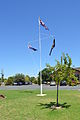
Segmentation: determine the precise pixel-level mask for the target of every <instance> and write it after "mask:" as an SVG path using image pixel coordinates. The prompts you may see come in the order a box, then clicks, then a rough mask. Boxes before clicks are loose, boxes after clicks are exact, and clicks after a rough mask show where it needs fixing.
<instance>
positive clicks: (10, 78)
mask: <svg viewBox="0 0 80 120" xmlns="http://www.w3.org/2000/svg"><path fill="white" fill-rule="evenodd" d="M13 80H14V78H13V77H8V79H5V80H4V82H5V85H12V84H13Z"/></svg>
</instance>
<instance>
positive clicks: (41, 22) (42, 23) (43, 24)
mask: <svg viewBox="0 0 80 120" xmlns="http://www.w3.org/2000/svg"><path fill="white" fill-rule="evenodd" d="M39 22H40V24H41V25H42V26H43V27H44V28H45V29H46V30H49V29H48V27H47V26H46V25H45V23H44V22H43V21H42V20H39Z"/></svg>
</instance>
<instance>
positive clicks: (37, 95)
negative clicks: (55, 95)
mask: <svg viewBox="0 0 80 120" xmlns="http://www.w3.org/2000/svg"><path fill="white" fill-rule="evenodd" d="M37 96H46V94H37Z"/></svg>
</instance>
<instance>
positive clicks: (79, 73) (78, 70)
mask: <svg viewBox="0 0 80 120" xmlns="http://www.w3.org/2000/svg"><path fill="white" fill-rule="evenodd" d="M73 69H74V70H75V76H76V77H77V78H78V80H79V82H80V67H76V68H73Z"/></svg>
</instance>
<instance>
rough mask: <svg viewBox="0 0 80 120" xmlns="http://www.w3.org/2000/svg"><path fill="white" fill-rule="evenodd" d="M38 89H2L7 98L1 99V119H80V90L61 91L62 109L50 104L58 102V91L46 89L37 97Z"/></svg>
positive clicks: (0, 92) (1, 92) (60, 101)
mask: <svg viewBox="0 0 80 120" xmlns="http://www.w3.org/2000/svg"><path fill="white" fill-rule="evenodd" d="M38 93H39V91H38V90H33V91H24V90H21V91H20V90H8V91H2V90H1V91H0V94H4V95H5V96H6V97H7V98H6V99H0V120H80V91H74V90H73V91H71V90H61V91H59V103H60V104H61V105H63V108H62V109H60V110H52V109H51V108H50V106H51V105H52V104H55V102H56V91H55V90H53V91H52V90H49V91H45V93H46V94H47V95H46V96H44V97H37V96H36V95H37V94H38Z"/></svg>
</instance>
